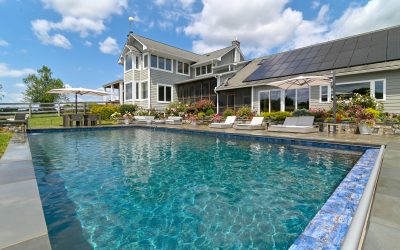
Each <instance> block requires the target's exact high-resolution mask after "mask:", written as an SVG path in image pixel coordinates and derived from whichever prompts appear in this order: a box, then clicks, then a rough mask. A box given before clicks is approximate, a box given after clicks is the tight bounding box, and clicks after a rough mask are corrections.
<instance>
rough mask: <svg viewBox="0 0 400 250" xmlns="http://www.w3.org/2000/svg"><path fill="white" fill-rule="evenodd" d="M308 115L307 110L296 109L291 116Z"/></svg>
mask: <svg viewBox="0 0 400 250" xmlns="http://www.w3.org/2000/svg"><path fill="white" fill-rule="evenodd" d="M307 115H310V112H308V110H307V109H297V110H295V111H293V116H307Z"/></svg>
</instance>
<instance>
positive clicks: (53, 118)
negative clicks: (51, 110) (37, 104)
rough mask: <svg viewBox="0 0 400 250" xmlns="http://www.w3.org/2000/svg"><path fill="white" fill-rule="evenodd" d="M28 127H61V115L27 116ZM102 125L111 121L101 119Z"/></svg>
mask: <svg viewBox="0 0 400 250" xmlns="http://www.w3.org/2000/svg"><path fill="white" fill-rule="evenodd" d="M28 123H29V128H57V127H62V117H61V116H57V115H55V114H50V115H49V114H34V115H32V117H31V118H29V121H28ZM101 124H102V125H112V124H114V123H113V121H110V120H102V121H101Z"/></svg>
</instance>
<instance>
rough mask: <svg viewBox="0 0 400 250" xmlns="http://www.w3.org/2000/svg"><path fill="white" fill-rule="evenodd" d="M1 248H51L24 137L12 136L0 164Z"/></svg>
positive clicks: (19, 135)
mask: <svg viewBox="0 0 400 250" xmlns="http://www.w3.org/2000/svg"><path fill="white" fill-rule="evenodd" d="M0 221H1V226H0V249H7V250H11V249H32V250H34V249H43V250H46V249H51V247H50V241H49V237H48V234H47V227H46V222H45V219H44V215H43V209H42V203H41V200H40V196H39V190H38V187H37V183H36V177H35V172H34V169H33V164H32V157H31V151H30V149H29V143H28V140H27V137H26V135H25V134H22V133H15V134H14V136H13V138H12V139H11V141H10V143H9V145H8V147H7V150H6V152H5V153H4V155H3V157H2V158H1V161H0Z"/></svg>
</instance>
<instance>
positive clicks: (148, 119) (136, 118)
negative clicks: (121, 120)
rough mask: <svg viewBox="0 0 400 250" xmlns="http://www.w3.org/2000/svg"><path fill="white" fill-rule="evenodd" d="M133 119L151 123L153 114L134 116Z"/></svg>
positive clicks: (140, 122) (137, 121)
mask: <svg viewBox="0 0 400 250" xmlns="http://www.w3.org/2000/svg"><path fill="white" fill-rule="evenodd" d="M135 121H136V123H139V124H143V123H145V124H151V123H152V121H154V116H135Z"/></svg>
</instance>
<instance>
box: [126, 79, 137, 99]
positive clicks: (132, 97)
mask: <svg viewBox="0 0 400 250" xmlns="http://www.w3.org/2000/svg"><path fill="white" fill-rule="evenodd" d="M128 84H132V85H131V86H132V91H131V92H132V98H131V99H126V86H127V85H128ZM135 88H136V86H135ZM124 100H125V101H132V100H133V82H127V83H126V84H124Z"/></svg>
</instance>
